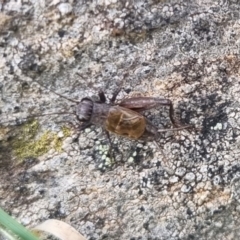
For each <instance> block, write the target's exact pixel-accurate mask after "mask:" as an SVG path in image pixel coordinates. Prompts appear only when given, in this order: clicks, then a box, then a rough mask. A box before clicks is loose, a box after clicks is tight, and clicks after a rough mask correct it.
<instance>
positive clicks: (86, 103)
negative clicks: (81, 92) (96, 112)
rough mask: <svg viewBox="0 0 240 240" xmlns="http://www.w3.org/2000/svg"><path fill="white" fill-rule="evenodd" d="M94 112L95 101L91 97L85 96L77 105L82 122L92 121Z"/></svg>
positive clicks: (77, 112)
mask: <svg viewBox="0 0 240 240" xmlns="http://www.w3.org/2000/svg"><path fill="white" fill-rule="evenodd" d="M92 112H93V101H92V100H91V99H90V98H83V99H82V100H81V102H80V103H79V104H78V105H77V109H76V114H77V117H78V119H79V121H81V122H90V120H91V116H92Z"/></svg>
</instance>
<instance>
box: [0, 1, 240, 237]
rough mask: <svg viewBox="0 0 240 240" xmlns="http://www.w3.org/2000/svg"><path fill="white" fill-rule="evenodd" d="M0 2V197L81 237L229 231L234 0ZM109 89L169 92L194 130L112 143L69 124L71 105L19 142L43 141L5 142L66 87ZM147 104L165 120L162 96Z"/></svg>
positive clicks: (72, 90) (238, 8)
mask: <svg viewBox="0 0 240 240" xmlns="http://www.w3.org/2000/svg"><path fill="white" fill-rule="evenodd" d="M0 9H1V12H0V54H1V57H0V90H1V91H0V94H1V99H0V107H1V108H0V110H1V114H0V176H1V177H0V183H1V184H0V206H1V207H2V208H3V209H5V210H6V211H7V212H9V213H11V214H12V215H13V216H14V217H16V218H17V219H18V220H19V221H20V222H22V223H23V224H24V225H26V226H28V227H31V226H34V225H36V224H37V223H40V222H42V221H44V220H46V219H49V218H55V219H60V220H63V221H65V222H67V223H69V224H71V225H72V226H73V227H75V228H76V229H77V230H78V231H79V232H81V234H83V235H84V236H85V237H86V238H87V239H91V240H95V239H96V240H98V239H109V240H110V239H116V240H117V239H128V240H140V239H141V240H150V239H151V240H158V239H159V240H160V239H168V240H175V239H176V240H177V239H218V240H219V239H239V238H240V230H239V224H240V206H239V199H240V181H239V178H240V160H239V159H240V150H239V149H240V148H239V147H240V141H239V133H240V132H239V131H240V111H239V110H240V97H239V92H240V86H239V82H240V81H239V73H240V69H239V68H240V56H239V46H240V40H239V39H240V1H238V0H228V1H224V0H219V1H210V0H202V1H188V0H187V1H181V0H180V1H178V0H170V1H167V0H162V1H160V0H159V1H157V0H149V1H143V0H135V1H122V0H119V1H117V0H105V1H104V0H101V1H100V0H99V1H84V0H82V1H81V0H79V1H73V0H69V1H63V0H62V1H61V0H54V1H47V0H46V1H44V0H36V1H28V0H25V1H15V0H8V1H0ZM119 88H120V89H121V92H120V93H119V95H118V98H117V101H119V100H120V99H122V98H126V97H131V96H139V95H141V96H154V97H164V98H169V99H171V100H172V102H173V104H174V108H175V112H176V118H177V119H180V120H181V122H182V123H183V124H193V125H194V126H195V129H194V130H191V131H187V130H183V131H178V132H167V133H163V134H161V137H160V138H159V139H157V144H155V143H154V142H141V141H131V140H128V139H124V138H121V137H118V136H114V135H111V139H112V145H113V151H112V152H111V153H110V152H109V144H108V138H107V137H106V134H105V132H104V131H103V129H101V128H98V127H95V126H91V127H89V128H87V129H85V130H84V131H82V132H78V130H77V129H78V128H79V126H80V123H79V122H78V121H77V119H76V117H75V116H74V115H73V114H65V115H64V114H58V115H45V116H41V117H37V118H35V121H37V122H38V128H37V133H36V134H32V135H31V138H29V139H28V140H27V141H26V139H25V140H24V141H25V142H24V141H22V142H24V143H25V145H26V142H28V141H29V142H30V141H38V140H39V139H41V141H40V142H41V143H42V142H44V141H46V139H49V135H48V134H50V133H51V134H52V136H54V137H52V138H50V140H51V141H50V142H51V143H49V144H45V145H44V144H43V145H44V147H45V148H46V145H47V148H46V151H45V152H44V151H43V152H44V153H43V154H40V155H37V154H36V155H34V154H32V156H31V154H29V155H28V154H27V150H28V149H27V148H24V153H25V155H24V154H23V155H19V154H17V151H16V144H15V143H16V141H18V142H19V141H20V142H21V139H22V138H23V135H24V136H26V135H27V136H28V134H30V133H31V129H30V130H29V128H24V126H26V122H28V121H29V120H30V117H31V116H33V115H43V114H48V113H53V112H65V113H66V112H67V113H73V112H74V107H75V105H76V104H75V103H74V102H71V101H68V100H67V99H66V98H70V99H73V100H76V101H79V100H81V99H82V98H83V97H92V98H93V99H96V97H97V93H98V91H99V90H100V89H102V90H104V92H105V93H106V95H107V97H108V99H110V98H111V96H112V94H113V92H114V91H116V90H117V89H119ZM53 91H54V92H56V93H58V94H61V95H63V96H65V97H66V98H63V97H60V96H59V95H57V94H55V93H54V92H53ZM145 116H146V117H147V118H148V119H150V120H151V121H152V122H153V123H154V124H155V125H156V126H158V127H159V128H170V127H172V125H171V122H170V120H169V117H168V109H167V108H166V107H163V108H159V109H156V110H153V111H147V112H146V113H145ZM26 117H28V118H27V119H26ZM70 122H71V124H70ZM64 128H67V129H68V131H70V134H65V133H66V131H64V130H63V129H64ZM23 129H25V130H23ZM26 129H28V130H26ZM35 130H36V129H35ZM44 134H45V135H44ZM44 136H45V138H46V139H45V138H44ZM32 138H34V139H32ZM44 143H46V142H44ZM27 146H28V148H32V147H33V146H35V145H34V143H33V144H32V145H31V144H30V145H27ZM41 146H42V145H41ZM41 146H40V148H41ZM56 146H58V147H56ZM59 146H60V149H59ZM20 156H24V157H22V158H21V157H20Z"/></svg>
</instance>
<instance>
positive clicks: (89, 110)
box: [76, 91, 192, 140]
mask: <svg viewBox="0 0 240 240" xmlns="http://www.w3.org/2000/svg"><path fill="white" fill-rule="evenodd" d="M116 96H117V93H116V94H114V95H113V97H112V99H111V100H110V103H109V104H108V103H106V97H105V94H104V93H103V92H102V91H100V92H99V99H100V100H99V101H93V100H92V99H90V98H83V99H82V100H81V102H80V103H79V104H78V105H77V109H76V115H77V118H78V120H79V121H81V122H84V124H83V125H82V129H83V128H85V127H87V126H89V125H91V124H94V125H96V126H99V127H103V128H104V129H105V130H106V131H108V132H112V133H115V134H117V135H119V136H123V137H128V138H130V139H135V140H154V139H156V137H157V136H158V133H159V132H167V131H177V130H182V129H186V128H191V127H192V126H191V125H186V126H181V125H179V124H177V121H176V120H175V119H174V110H173V104H172V102H171V101H170V100H169V99H163V98H154V97H132V98H126V99H123V100H121V101H120V102H119V103H117V104H115V100H116ZM161 105H162V106H169V117H170V120H171V122H172V124H173V125H174V128H170V129H169V128H168V129H158V128H157V127H156V126H154V125H153V124H152V123H151V122H150V121H149V120H148V119H147V118H146V117H144V116H143V115H142V114H141V112H142V111H145V110H148V109H151V108H155V107H158V106H161Z"/></svg>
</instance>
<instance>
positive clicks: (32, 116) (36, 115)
mask: <svg viewBox="0 0 240 240" xmlns="http://www.w3.org/2000/svg"><path fill="white" fill-rule="evenodd" d="M65 114H70V115H74V116H75V117H76V116H77V114H76V113H73V112H53V113H43V114H34V115H31V116H28V117H23V118H21V119H25V120H27V119H32V118H35V117H44V116H50V115H65ZM14 121H17V119H14V120H9V121H4V122H0V124H3V123H9V122H14Z"/></svg>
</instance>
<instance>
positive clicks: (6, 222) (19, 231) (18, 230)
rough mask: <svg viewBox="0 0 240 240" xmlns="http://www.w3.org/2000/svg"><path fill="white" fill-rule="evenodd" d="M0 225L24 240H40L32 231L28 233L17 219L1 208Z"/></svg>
mask: <svg viewBox="0 0 240 240" xmlns="http://www.w3.org/2000/svg"><path fill="white" fill-rule="evenodd" d="M0 225H2V226H4V227H5V228H6V230H8V231H10V232H12V233H14V234H15V235H16V236H18V237H19V238H20V239H22V240H39V238H37V237H36V236H34V235H33V234H32V233H31V232H30V231H28V230H27V229H26V228H25V227H24V226H22V225H21V224H20V223H18V222H17V221H16V220H15V219H13V218H12V217H11V216H9V215H8V214H7V213H6V212H4V211H3V210H2V209H1V208H0ZM0 227H1V226H0Z"/></svg>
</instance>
